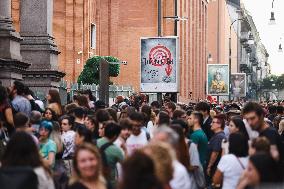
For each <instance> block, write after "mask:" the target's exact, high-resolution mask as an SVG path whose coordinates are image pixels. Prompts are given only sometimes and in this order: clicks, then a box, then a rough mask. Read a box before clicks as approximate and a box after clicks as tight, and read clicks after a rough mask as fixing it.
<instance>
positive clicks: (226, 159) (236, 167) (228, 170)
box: [217, 154, 248, 189]
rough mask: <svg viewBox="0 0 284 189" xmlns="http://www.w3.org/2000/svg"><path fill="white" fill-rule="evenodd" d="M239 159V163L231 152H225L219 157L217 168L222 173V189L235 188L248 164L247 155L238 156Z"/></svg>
mask: <svg viewBox="0 0 284 189" xmlns="http://www.w3.org/2000/svg"><path fill="white" fill-rule="evenodd" d="M239 160H240V162H241V163H240V162H239V161H238V158H237V157H236V156H235V155H233V154H226V155H224V156H223V157H222V158H221V160H220V162H219V164H218V166H217V168H218V169H219V170H220V171H221V172H222V173H223V188H224V189H235V188H236V187H237V185H238V182H239V179H240V176H241V175H242V173H243V171H244V168H246V167H247V164H248V158H247V157H242V158H239ZM242 165H243V166H244V168H243V167H242Z"/></svg>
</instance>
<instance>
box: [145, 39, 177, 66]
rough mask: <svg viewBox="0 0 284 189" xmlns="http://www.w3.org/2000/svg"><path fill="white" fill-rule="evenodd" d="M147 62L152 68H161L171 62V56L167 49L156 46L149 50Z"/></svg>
mask: <svg viewBox="0 0 284 189" xmlns="http://www.w3.org/2000/svg"><path fill="white" fill-rule="evenodd" d="M149 60H150V62H151V64H152V65H153V66H162V65H164V64H166V63H167V61H168V60H169V61H171V60H172V54H171V51H170V50H169V49H168V48H167V47H165V46H163V45H160V44H158V45H157V46H155V47H153V48H152V49H151V50H150V53H149Z"/></svg>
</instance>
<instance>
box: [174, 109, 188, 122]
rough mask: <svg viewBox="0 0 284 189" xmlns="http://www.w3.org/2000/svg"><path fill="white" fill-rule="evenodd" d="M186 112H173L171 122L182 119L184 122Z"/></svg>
mask: <svg viewBox="0 0 284 189" xmlns="http://www.w3.org/2000/svg"><path fill="white" fill-rule="evenodd" d="M186 118H187V117H186V112H185V111H184V110H175V111H174V112H173V120H177V119H182V120H184V121H186Z"/></svg>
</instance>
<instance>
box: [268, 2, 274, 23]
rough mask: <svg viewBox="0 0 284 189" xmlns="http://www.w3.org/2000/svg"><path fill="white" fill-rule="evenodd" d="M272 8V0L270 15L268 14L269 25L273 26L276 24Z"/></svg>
mask: <svg viewBox="0 0 284 189" xmlns="http://www.w3.org/2000/svg"><path fill="white" fill-rule="evenodd" d="M273 8H274V0H273V1H272V11H271V14H270V19H269V25H275V24H276V22H275V14H274V11H273Z"/></svg>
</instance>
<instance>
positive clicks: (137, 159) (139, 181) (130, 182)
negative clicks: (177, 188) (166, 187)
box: [118, 151, 163, 189]
mask: <svg viewBox="0 0 284 189" xmlns="http://www.w3.org/2000/svg"><path fill="white" fill-rule="evenodd" d="M122 169H123V178H122V180H121V182H120V184H119V187H118V188H119V189H134V188H135V189H163V186H162V183H161V181H160V180H159V178H158V177H157V176H156V174H155V173H156V170H155V165H154V162H153V160H152V159H151V158H150V157H149V156H148V155H146V154H145V153H143V152H141V151H136V152H134V153H133V155H132V156H130V157H129V158H128V159H127V160H126V161H125V162H124V163H123V164H122Z"/></svg>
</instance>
